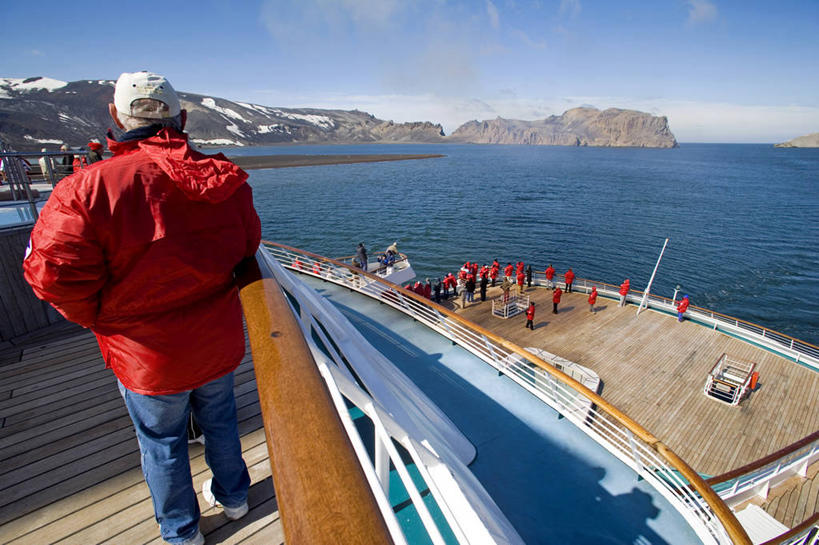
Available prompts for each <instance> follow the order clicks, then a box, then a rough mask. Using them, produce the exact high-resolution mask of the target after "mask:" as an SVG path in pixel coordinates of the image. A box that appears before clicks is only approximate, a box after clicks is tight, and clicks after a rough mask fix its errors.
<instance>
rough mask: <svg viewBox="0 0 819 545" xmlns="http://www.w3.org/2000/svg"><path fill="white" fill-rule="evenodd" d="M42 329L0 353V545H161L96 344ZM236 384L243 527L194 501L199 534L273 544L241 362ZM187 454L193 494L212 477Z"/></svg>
mask: <svg viewBox="0 0 819 545" xmlns="http://www.w3.org/2000/svg"><path fill="white" fill-rule="evenodd" d="M50 329H51V330H52V331H54V332H55V333H54V334H52V335H49V334H48V332H46V331H42V332H34V333H33V334H30V335H27V337H26V338H25V339H24V341H25V342H21V343H20V345H19V346H13V347H12V349H5V350H4V351H3V354H4V355H5V356H7V357H5V356H4V359H3V360H2V361H4V362H6V364H5V365H2V366H0V390H1V391H0V394H2V393H5V394H6V395H0V543H15V544H17V545H19V544H23V543H46V542H47V543H57V542H59V543H82V544H88V543H103V542H110V543H147V542H154V541H156V542H162V541H161V538H159V528H158V526H157V524H156V522H155V520H154V517H153V507H152V503H151V500H150V495H149V493H148V489H147V486H146V485H145V482H144V479H143V477H142V472H141V470H140V467H139V449H138V445H137V442H136V437H135V436H134V432H133V425H132V424H131V422H130V418H129V417H128V416H127V410H126V409H125V405H124V403H123V402H122V400H121V397H120V395H119V392H118V388H117V384H116V379H115V378H114V376H113V374H112V373H111V372H110V370H106V369H104V368H103V365H104V364H103V362H102V359H101V357H100V354H99V349H98V348H97V345H96V339H95V338H94V336H93V335H92V334H91V333H90V332H88V331H86V330H82V329H78V328H70V327H69V328H66V327H65V326H62V325H55V326H51V328H50ZM60 332H62V334H60ZM12 343H13V341H12ZM248 353H249V351H248ZM235 377H236V380H235V389H234V392H235V395H236V404H237V415H238V418H239V431H240V435H241V436H242V445H243V452H244V456H245V460H246V461H247V463H248V467H249V471H250V473H251V478H252V486H251V491H250V496H249V503H250V507H251V511H250V514H249V515H248V516H246V517H244V518H243V519H242V520H241V521H237V522H232V521H229V520H228V519H227V518H225V517H224V515H222V514H221V511H220V510H215V509H212V508H210V507H209V506H207V505H205V504H204V503H203V502H202V501H201V492H199V496H200V505H201V507H202V511H203V519H202V523H201V527H202V530H203V532H205V533H206V534H213V537H209V542H214V541H217V542H221V543H258V542H261V541H259V539H262V540H266V542H268V543H281V542H283V537H282V529H281V522H280V520H279V518H278V512H277V511H276V509H277V507H276V502H275V495H274V493H273V487H272V482H271V480H270V468H269V463H268V460H267V450H266V444H265V441H264V432H263V430H262V429H261V426H262V422H261V414H260V409H259V403H258V395H257V392H256V384H255V375H254V373H253V366H252V361H251V358H250V356H249V355H248V356H246V357H245V359H244V360H243V361H242V363H241V364H240V366H239V367H238V368H237V370H236V373H235ZM190 451H191V465H192V471H193V472H194V479H195V484H196V486H197V490H198V491H199V490H201V482H202V481H204V480H205V479H206V478H207V477H208V476H209V475H210V472H209V470H208V469H207V466H206V464H205V462H204V449H203V448H202V447H201V446H200V445H192V446H191V449H190ZM206 508H207V509H206ZM259 536H262V537H261V538H260V537H259Z"/></svg>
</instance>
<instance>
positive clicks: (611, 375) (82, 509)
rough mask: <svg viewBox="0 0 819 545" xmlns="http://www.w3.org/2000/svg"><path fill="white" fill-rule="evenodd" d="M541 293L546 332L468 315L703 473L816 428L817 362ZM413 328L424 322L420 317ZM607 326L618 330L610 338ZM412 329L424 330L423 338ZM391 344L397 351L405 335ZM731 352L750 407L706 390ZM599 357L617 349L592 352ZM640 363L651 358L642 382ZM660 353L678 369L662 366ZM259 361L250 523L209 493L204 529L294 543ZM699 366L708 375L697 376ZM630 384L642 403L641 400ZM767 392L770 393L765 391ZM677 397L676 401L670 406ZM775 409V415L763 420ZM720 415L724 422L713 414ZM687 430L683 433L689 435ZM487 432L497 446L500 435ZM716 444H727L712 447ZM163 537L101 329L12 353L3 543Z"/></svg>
mask: <svg viewBox="0 0 819 545" xmlns="http://www.w3.org/2000/svg"><path fill="white" fill-rule="evenodd" d="M530 293H531V294H532V295H533V298H534V299H535V300H536V301H537V302H538V303H539V305H538V307H539V313H538V315H537V316H536V320H535V325H536V329H535V331H534V332H529V331H528V330H524V328H523V322H524V321H525V318H523V317H522V316H518V317H516V318H514V319H510V320H500V319H497V318H490V317H489V316H488V315H489V311H488V308H489V307H490V303H489V302H488V301H487V302H486V303H482V304H476V305H474V306H473V307H472V308H469V309H467V310H466V311H465V314H466V315H467V317H469V318H470V319H472V320H474V321H476V322H479V323H484V324H485V325H486V326H487V327H488V328H490V329H492V330H493V331H496V332H498V333H501V334H503V335H504V336H506V337H508V338H510V339H511V340H513V341H515V342H517V343H519V344H521V345H522V346H540V347H543V348H546V349H547V350H549V351H550V352H554V353H557V354H559V355H561V356H563V357H566V358H567V359H572V360H573V361H576V362H578V363H581V364H583V365H586V366H588V367H590V368H592V369H594V370H595V371H597V372H598V373H599V374H600V376H601V379H602V380H603V383H604V386H603V390H602V393H603V396H604V397H606V398H607V399H610V400H611V401H612V402H614V403H615V404H616V405H617V406H618V407H620V408H622V409H623V410H624V411H625V412H626V413H627V414H629V415H630V416H633V417H634V418H635V419H636V420H637V421H638V422H641V423H642V424H644V425H645V426H646V427H647V428H648V429H649V430H650V431H651V432H652V433H654V434H655V435H658V436H659V437H660V438H661V439H662V440H663V441H665V442H667V443H668V444H669V445H671V446H672V448H673V449H674V450H675V451H677V452H679V453H680V454H681V455H682V456H683V458H684V459H686V460H687V461H688V462H689V463H691V464H692V466H693V467H694V468H695V469H698V470H700V471H703V469H702V467H705V463H706V462H704V461H703V460H705V461H708V462H707V463H713V464H714V467H715V468H717V467H718V466H719V460H720V458H722V459H724V460H726V461H725V462H724V464H722V465H724V466H726V467H725V469H728V468H729V467H736V466H737V465H741V464H742V463H744V461H742V460H743V457H745V456H747V457H749V459H748V461H750V459H754V457H759V456H762V455H764V454H767V453H768V452H771V451H773V450H776V449H777V448H780V447H781V446H784V445H785V444H787V443H789V442H791V441H793V440H796V439H798V438H801V437H803V436H804V435H807V434H808V433H810V432H812V431H813V430H815V429H816V418H817V415H818V414H819V411H817V410H816V403H817V401H816V393H817V390H816V381H815V378H814V377H813V376H812V375H816V373H814V372H812V371H810V370H808V369H804V368H801V367H799V366H797V365H795V364H794V363H792V362H788V361H784V360H782V359H781V358H777V357H775V356H773V355H771V354H768V353H767V352H761V351H759V353H757V351H756V349H754V348H753V347H749V346H748V345H746V344H745V343H742V342H740V341H737V340H735V339H731V338H729V337H725V336H724V335H719V334H714V335H715V336H716V337H719V338H716V337H715V339H709V337H711V336H712V335H710V333H712V332H708V330H706V329H705V328H702V327H700V326H696V325H694V324H689V323H683V324H677V323H676V321H675V320H674V319H673V318H672V317H668V316H663V315H661V314H657V313H654V312H645V313H642V314H641V315H640V317H639V318H637V319H634V311H635V308H634V307H633V306H632V307H628V308H626V309H618V308H617V306H616V301H610V300H605V299H600V300H598V313H597V314H596V315H594V316H589V314H590V313H588V305H587V304H586V303H585V297H584V296H581V295H579V294H578V295H574V294H569V295H567V296H564V297H565V298H564V302H563V303H562V304H561V313H560V314H558V315H557V316H554V315H552V314H551V313H550V312H546V311H547V310H549V311H550V310H551V305H548V308H547V304H546V297H548V296H550V292H548V293H547V292H546V290H543V289H538V290H535V289H533V290H532V291H531V292H530ZM351 295H352V294H351ZM382 308H385V309H386V307H382ZM348 313H349V311H348ZM473 315H474V316H473ZM370 327H372V324H371V326H370ZM402 327H415V328H421V329H423V330H426V328H424V327H423V326H421V325H419V324H417V323H415V324H411V326H407V325H406V324H404V325H403V326H402ZM606 328H611V329H612V331H614V333H611V334H609V335H606V334H605V330H606ZM666 330H670V331H672V332H673V333H674V334H673V335H672V336H671V337H669V338H666V337H667V336H664V335H659V333H660V332H664V331H666ZM374 334H376V335H378V336H383V333H378V332H376V333H374ZM403 335H404V336H406V337H408V338H415V336H416V335H417V334H414V333H412V332H411V331H409V332H405V333H404V334H403ZM421 336H423V335H421ZM577 339H583V342H582V343H579V342H577ZM674 339H676V340H674ZM686 339H687V341H686ZM385 342H386V343H387V345H389V346H391V344H390V343H392V342H393V340H392V339H388V340H386V341H385ZM643 344H645V345H650V346H652V347H654V348H653V350H655V354H660V356H657V355H655V356H653V359H652V356H650V355H649V352H648V349H647V348H646V347H645V346H641V345H643ZM689 344H690V345H693V346H689ZM403 351H404V352H408V353H409V352H414V349H409V350H407V349H404V350H403ZM593 351H596V352H593ZM398 352H402V351H401V350H399V351H398ZM712 352H713V357H712ZM722 352H728V353H730V354H734V355H736V356H739V357H744V358H747V359H754V358H756V361H758V363H760V370H761V375H762V378H761V387H760V388H759V390H758V391H757V392H755V393H754V395H753V396H752V397H751V398H750V399H749V400H746V401H744V402H743V404H741V405H740V406H739V407H727V406H723V405H721V404H720V403H718V402H716V401H713V400H710V399H707V398H705V396H704V395H703V394H702V384H703V382H704V380H705V373H707V371H708V370H709V369H710V367H711V365H712V364H713V362H714V361H716V358H717V356H718V355H719V354H721V353H722ZM593 353H600V354H604V355H606V356H607V357H600V361H597V360H593V359H592V357H591V354H593ZM248 354H249V351H248ZM663 354H664V355H665V356H662V355H663ZM638 360H640V361H642V360H645V362H646V363H645V365H646V367H645V368H644V371H643V374H644V375H645V376H642V378H640V377H641V372H640V371H639V370H638V369H637V361H638ZM701 360H702V361H701ZM657 361H666V362H668V363H667V364H665V365H664V366H661V367H660V366H658V365H657V363H656V362H657ZM252 365H253V364H252V360H251V358H250V356H249V355H248V356H247V357H246V358H245V360H244V361H243V362H242V364H241V365H240V367H239V368H238V370H237V374H236V396H237V406H238V412H239V428H240V434H241V436H242V445H243V450H244V456H245V460H246V461H247V464H248V467H249V470H250V473H251V478H252V486H251V490H250V497H249V502H250V507H251V511H250V514H249V515H248V516H246V517H245V518H243V519H242V520H240V521H236V522H230V521H228V520H227V519H226V518H225V517H224V515H223V514H221V512H219V511H217V510H214V509H210V508H209V507H208V506H207V505H206V504H205V503H204V502H203V501H202V500H201V497H200V507H201V508H202V521H201V528H202V530H203V532H204V533H205V534H206V536H207V540H208V543H247V544H253V543H262V542H264V543H282V542H283V533H282V527H281V522H280V519H279V517H278V510H277V506H276V498H275V493H274V490H273V485H272V481H271V478H270V468H269V465H268V459H267V449H266V444H265V439H264V434H263V431H262V429H261V416H260V411H259V404H258V397H257V392H256V382H255V378H254V374H253V367H252ZM780 366H781V369H780ZM697 367H701V368H702V369H703V370H701V371H697V370H694V371H692V370H691V368H697ZM688 372H690V374H691V377H688V374H687V373H688ZM780 372H781V373H782V374H781V375H780V374H779V373H780ZM791 372H795V373H796V374H795V375H792V374H790V373H791ZM802 373H804V374H802ZM490 374H491V372H490ZM666 375H668V377H665V376H666ZM618 377H619V378H618ZM686 377H687V378H686ZM774 377H776V379H775V378H774ZM811 380H812V382H811ZM686 381H687V382H686ZM778 382H784V383H786V384H788V385H800V387H801V388H804V390H805V392H804V393H803V394H800V395H801V397H799V398H798V400H796V401H795V403H794V404H793V405H794V407H796V408H794V407H791V406H790V405H789V403H788V402H787V401H782V402H781V403H782V409H781V410H772V409H771V408H770V406H769V405H767V403H768V402H770V399H767V398H768V397H770V396H773V394H774V393H775V392H779V391H780V390H785V391H786V390H787V388H785V385H780V386H777V384H776V383H778ZM806 384H807V386H805V385H806ZM641 385H642V386H641ZM672 386H673V387H672ZM629 387H631V388H632V394H631V395H632V396H634V395H635V394H634V392H637V394H638V395H637V397H638V399H629V395H628V388H629ZM763 395H764V396H766V399H760V398H763ZM792 397H797V396H792ZM674 400H676V401H674ZM672 401H674V403H676V405H674V406H672V405H670V404H671V403H672ZM703 401H704V402H705V403H703ZM762 401H765V403H762ZM689 405H691V406H693V408H691V407H689ZM766 407H767V408H766ZM751 410H753V411H754V413H755V414H756V416H755V418H758V419H759V423H758V425H756V426H746V424H747V421H746V420H743V418H744V419H748V418H750V417H748V416H744V415H745V414H746V413H748V412H750V411H751ZM766 410H768V411H770V413H769V414H765V411H766ZM652 411H653V413H654V414H652ZM657 413H662V414H657ZM711 413H716V414H717V415H722V417H721V419H720V418H716V419H715V420H709V418H711V417H710V416H708V415H710V414H711ZM669 421H670V422H669ZM750 421H751V422H753V421H754V419H753V418H752V419H751V420H750ZM806 421H807V422H806ZM562 422H564V423H565V420H564V421H562ZM675 423H676V427H675ZM735 425H741V426H743V429H744V427H747V428H748V429H744V431H743V432H742V433H741V434H740V437H741V440H739V439H735V441H736V442H737V443H740V444H739V445H732V444H731V441H730V440H727V439H725V438H724V436H725V435H728V434H729V433H733V432H732V431H731V430H732V428H733V426H735ZM677 428H685V430H687V431H686V433H689V434H690V435H688V436H686V435H684V434H683V433H682V432H680V431H679V430H678V429H677ZM704 430H710V431H709V432H708V433H705V432H704ZM800 430H806V431H800ZM686 437H687V438H686ZM485 439H486V442H485V443H482V444H484V445H485V447H486V446H490V445H492V444H493V442H495V440H494V439H492V440H491V441H490V440H489V439H488V438H485ZM688 442H694V443H696V445H699V446H689V445H688V444H687V443H688ZM506 446H509V445H506ZM752 446H755V448H756V449H757V450H754V448H752ZM479 448H480V445H479ZM500 448H501V449H503V448H506V447H505V446H500ZM713 449H718V450H717V451H716V452H712V453H710V454H709V453H708V452H700V451H709V452H710V451H711V450H713ZM190 452H191V467H192V471H193V473H194V484H195V485H196V486H197V489H199V487H200V486H201V482H202V481H203V480H204V479H205V478H207V476H208V470H207V467H206V465H205V463H204V457H203V451H202V447H201V446H200V445H192V446H191V449H190ZM754 452H759V454H753V453H754ZM710 460H713V461H710ZM715 472H716V471H715ZM790 485H791V487H790V488H788V489H785V488H783V489H779V490H773V491H772V492H771V496H770V498H769V501H768V502H767V503H766V504H765V508H766V509H767V510H768V512H769V513H770V514H772V515H774V516H775V517H776V518H777V519H779V520H780V521H781V522H783V523H785V524H786V525H789V526H790V525H792V524H794V523H797V522H799V521H801V520H802V519H803V518H804V517H805V516H808V515H810V514H811V513H812V512H815V511H816V507H817V502H819V500H818V499H817V491H819V476H817V471H816V468H815V467H813V468H811V470H810V471H809V478H808V479H806V480H803V481H800V480H797V481H795V482H792V483H790ZM615 498H616V499H618V500H622V499H623V498H622V497H621V496H616V497H615ZM161 542H162V541H161V539H160V538H159V531H158V527H157V525H156V523H155V521H154V519H153V510H152V506H151V500H150V496H149V493H148V489H147V487H146V485H145V483H144V480H143V478H142V474H141V471H140V469H139V451H138V446H137V443H136V440H135V438H134V434H133V429H132V426H131V423H130V420H129V418H128V416H127V412H126V410H125V407H124V404H123V402H122V401H121V399H120V397H119V393H118V391H117V387H116V381H115V379H114V377H113V375H112V373H111V372H110V371H109V370H106V369H104V368H103V362H102V359H101V357H100V354H99V349H98V348H97V345H96V341H95V338H94V336H93V335H91V334H90V333H89V332H88V331H85V330H82V329H80V328H76V327H72V326H67V325H58V326H52V327H50V328H46V329H44V330H42V331H41V332H39V334H37V335H31V336H29V337H27V338H26V339H17V340H15V342H14V343H12V346H6V347H5V348H4V349H3V350H0V543H14V544H15V545H19V544H23V543H32V544H39V543H82V544H90V543H161Z"/></svg>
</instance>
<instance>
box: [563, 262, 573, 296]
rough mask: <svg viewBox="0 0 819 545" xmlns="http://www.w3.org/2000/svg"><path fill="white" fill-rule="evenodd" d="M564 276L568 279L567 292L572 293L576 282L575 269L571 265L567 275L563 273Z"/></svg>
mask: <svg viewBox="0 0 819 545" xmlns="http://www.w3.org/2000/svg"><path fill="white" fill-rule="evenodd" d="M563 278H565V279H566V293H571V292H572V284H574V271H573V270H572V268H571V267H569V270H568V271H566V274H565V275H563Z"/></svg>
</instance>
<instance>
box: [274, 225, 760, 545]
mask: <svg viewBox="0 0 819 545" xmlns="http://www.w3.org/2000/svg"><path fill="white" fill-rule="evenodd" d="M263 243H264V244H266V245H270V246H275V247H277V248H282V249H285V250H288V251H290V252H293V253H297V254H301V255H305V256H308V257H310V258H311V259H315V260H317V261H322V262H325V263H332V264H333V265H335V266H337V267H342V268H346V269H348V270H350V271H351V272H354V273H356V274H359V275H362V276H366V277H369V278H372V279H373V280H375V281H377V282H379V283H381V284H383V285H385V286H388V287H390V288H392V289H393V290H396V291H398V292H399V293H400V294H401V295H402V297H404V298H410V299H414V300H416V301H417V302H419V303H420V304H422V305H426V306H429V307H432V308H434V309H435V310H436V311H437V312H438V313H439V314H442V315H445V316H447V317H448V318H449V319H451V320H453V321H456V322H458V323H459V324H461V325H462V326H464V327H465V328H467V329H470V330H473V331H476V332H478V333H480V334H481V335H484V336H486V337H487V338H488V339H491V340H492V341H493V342H495V343H496V344H498V345H500V346H502V347H503V348H505V349H507V350H509V351H510V352H514V353H515V354H518V355H520V356H522V357H524V358H525V359H527V360H529V361H531V362H533V363H535V364H536V365H537V366H538V367H540V368H541V369H542V370H544V371H545V372H546V373H548V374H549V375H551V376H552V377H554V378H555V379H556V380H558V381H560V382H562V383H564V384H567V385H569V386H570V387H572V388H573V389H575V390H577V391H579V392H580V393H582V394H583V395H584V396H585V397H586V398H587V399H590V400H591V401H592V402H593V403H594V404H595V405H596V406H597V407H598V409H603V410H604V411H605V412H606V413H607V414H608V415H609V416H611V417H612V418H614V420H616V421H617V422H619V423H620V424H621V425H623V426H624V427H625V428H627V429H628V430H629V431H630V432H631V433H633V434H634V435H635V436H637V437H639V438H640V439H641V440H642V441H644V442H645V443H647V444H648V445H649V446H650V447H651V448H653V449H654V450H655V452H657V453H659V454H660V456H662V457H663V458H665V459H666V460H667V461H668V462H669V463H670V464H671V466H672V467H674V469H676V470H677V471H679V472H680V474H682V475H683V476H684V477H685V478H686V479H687V480H688V482H689V484H690V486H691V487H692V488H693V489H694V490H696V492H697V493H698V494H699V495H700V496H701V497H702V498H703V499H704V500H705V502H706V503H707V504H708V505H709V507H710V508H711V510H712V511H713V512H714V513H715V514H716V515H717V517H718V518H719V519H720V522H721V523H722V525H723V527H724V528H725V530H726V532H727V533H728V535H729V537H730V538H731V540H732V541H733V543H734V544H735V545H751V539H750V538H749V537H748V534H747V533H746V532H745V529H744V528H743V527H742V525H741V524H740V523H739V521H738V520H737V518H736V516H735V515H734V513H733V512H732V511H731V509H730V508H729V507H728V506H727V505H726V504H725V502H724V501H723V500H722V498H720V497H719V495H718V494H717V493H716V492H714V490H713V489H712V488H711V487H710V486H708V485H707V484H706V483H705V480H704V479H703V478H702V477H701V476H700V475H699V474H698V473H697V472H696V471H694V470H693V469H692V468H691V467H690V466H689V465H688V464H687V463H686V462H685V461H684V460H683V459H682V458H680V457H679V456H677V454H676V453H674V452H673V451H672V450H671V449H670V448H669V447H667V446H666V445H665V444H663V443H662V442H661V441H660V440H659V439H657V438H656V437H654V435H652V434H651V433H650V432H649V431H648V430H646V429H645V428H643V427H642V426H641V425H640V424H638V423H637V422H635V421H634V420H632V419H631V418H630V417H628V416H627V415H626V414H624V413H623V412H621V411H620V410H619V409H617V408H616V407H615V406H614V405H612V404H611V403H609V402H608V401H606V400H605V399H603V398H602V397H600V396H599V395H598V394H597V393H596V392H593V391H592V390H590V389H589V388H587V387H586V386H584V385H583V383H581V382H580V381H578V380H575V379H574V378H572V377H571V376H569V375H567V374H566V373H564V372H562V371H558V370H557V369H555V368H554V367H552V366H551V365H549V364H548V363H547V362H545V361H543V360H542V359H540V358H538V357H537V356H536V355H534V354H532V353H531V352H528V351H526V350H524V349H523V348H521V347H520V346H518V345H516V344H514V343H512V342H511V341H508V340H507V339H504V338H503V337H500V336H498V335H496V334H494V333H492V332H491V331H489V330H487V329H484V328H483V327H481V326H479V325H478V324H476V323H473V322H471V321H469V320H467V319H465V318H464V317H462V316H460V315H459V314H456V313H454V312H452V311H450V310H449V309H446V308H444V307H443V306H441V305H439V304H437V303H435V302H433V301H430V300H429V299H427V298H426V297H422V296H420V295H418V294H416V293H415V292H413V291H410V290H406V289H404V288H402V287H401V286H399V285H397V284H393V283H392V282H389V281H387V280H384V279H383V278H380V277H378V276H375V275H373V274H371V273H368V272H364V271H361V270H359V269H356V268H353V267H351V266H349V265H347V264H346V263H342V262H340V261H336V260H334V259H330V258H326V257H323V256H320V255H318V254H314V253H311V252H307V251H305V250H301V249H299V248H294V247H292V246H287V245H284V244H279V243H276V242H271V241H267V240H265V241H263Z"/></svg>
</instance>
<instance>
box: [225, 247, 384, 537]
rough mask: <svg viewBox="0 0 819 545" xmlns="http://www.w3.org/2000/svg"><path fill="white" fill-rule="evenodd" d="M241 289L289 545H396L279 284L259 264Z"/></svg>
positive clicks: (252, 265)
mask: <svg viewBox="0 0 819 545" xmlns="http://www.w3.org/2000/svg"><path fill="white" fill-rule="evenodd" d="M237 283H238V285H239V295H240V298H241V300H242V309H243V311H244V314H245V318H246V321H247V329H248V336H249V338H250V346H251V350H252V352H253V366H254V368H255V372H256V385H257V387H258V391H259V403H260V405H261V410H262V420H263V422H264V429H265V437H266V438H267V450H268V453H269V455H270V466H271V469H272V473H273V483H274V487H275V489H276V497H277V503H278V506H279V512H280V515H281V519H282V526H283V528H284V536H285V541H286V542H287V543H288V544H291V545H292V544H307V545H314V544H322V543H327V544H337V543H345V544H346V543H353V544H362V545H371V544H373V543H379V544H380V543H386V544H390V543H393V541H392V538H391V536H390V533H389V530H388V528H387V525H386V523H385V522H384V520H383V518H382V516H381V513H380V511H379V509H378V505H377V502H376V499H375V497H374V495H373V492H372V490H371V489H370V487H369V485H368V483H367V479H366V477H365V475H364V472H363V470H362V468H361V466H360V464H359V461H358V459H357V458H356V455H355V451H354V450H353V447H352V444H351V443H350V440H349V438H348V437H347V434H346V433H345V431H344V427H343V424H342V422H341V419H340V418H339V416H338V413H337V412H336V409H335V406H334V404H333V401H332V399H331V397H330V394H329V392H328V390H327V386H326V384H325V383H324V380H323V379H322V378H321V375H320V374H319V371H318V368H317V367H316V364H315V361H314V360H313V356H312V354H311V353H310V349H309V348H308V346H307V342H306V341H305V340H304V337H303V336H302V332H301V329H300V327H299V325H298V323H297V322H296V319H295V317H294V316H293V313H292V311H291V309H290V306H289V304H288V302H287V300H286V299H285V297H284V294H283V293H282V291H281V288H280V286H279V284H278V283H277V282H276V280H275V279H273V278H272V275H270V274H269V273H268V272H267V271H266V273H265V274H263V273H262V270H261V269H260V267H259V264H258V262H256V261H255V260H248V261H247V262H246V266H245V267H244V270H242V271H240V272H239V273H238V274H237Z"/></svg>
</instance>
